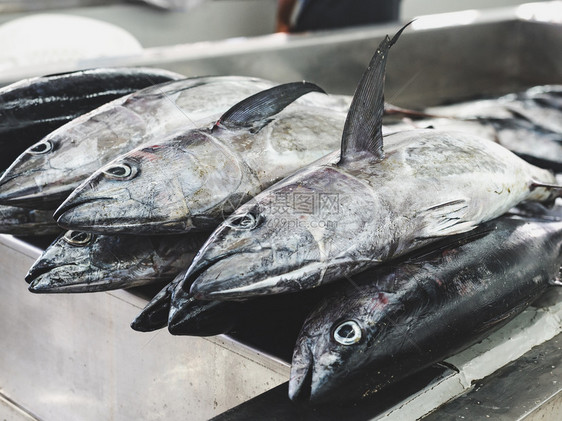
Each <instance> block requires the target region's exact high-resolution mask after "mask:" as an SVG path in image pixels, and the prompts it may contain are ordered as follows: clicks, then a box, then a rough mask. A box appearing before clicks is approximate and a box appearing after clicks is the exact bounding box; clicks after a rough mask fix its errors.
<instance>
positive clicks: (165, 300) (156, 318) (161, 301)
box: [131, 274, 181, 332]
mask: <svg viewBox="0 0 562 421" xmlns="http://www.w3.org/2000/svg"><path fill="white" fill-rule="evenodd" d="M180 275H181V274H180ZM180 275H178V276H180ZM173 283H174V281H172V282H171V283H169V284H168V285H166V286H165V287H164V288H162V290H160V292H159V293H158V294H156V295H155V296H154V297H153V298H152V300H150V302H149V303H148V304H147V305H146V306H145V308H143V309H142V311H141V312H140V313H139V315H138V316H137V317H136V318H135V320H133V321H132V322H131V328H132V329H133V330H136V331H138V332H152V331H154V330H158V329H162V328H164V327H166V325H167V324H168V314H169V313H170V309H171V300H172V290H173V287H174V285H173Z"/></svg>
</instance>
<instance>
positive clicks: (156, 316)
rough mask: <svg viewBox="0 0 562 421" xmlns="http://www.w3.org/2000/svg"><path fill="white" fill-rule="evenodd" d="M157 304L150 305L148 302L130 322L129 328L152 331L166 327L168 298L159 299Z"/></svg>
mask: <svg viewBox="0 0 562 421" xmlns="http://www.w3.org/2000/svg"><path fill="white" fill-rule="evenodd" d="M157 304H158V305H156V304H154V305H150V303H149V305H147V306H146V307H145V308H144V309H143V310H142V311H141V312H140V313H139V315H138V316H137V317H136V318H135V320H133V321H132V322H131V329H133V330H136V331H137V332H153V331H155V330H158V329H162V328H164V327H166V325H167V324H168V313H169V311H170V300H160V301H158V303H157Z"/></svg>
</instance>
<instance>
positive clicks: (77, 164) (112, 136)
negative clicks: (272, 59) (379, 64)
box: [0, 76, 273, 209]
mask: <svg viewBox="0 0 562 421" xmlns="http://www.w3.org/2000/svg"><path fill="white" fill-rule="evenodd" d="M271 86H273V83H272V82H268V81H265V80H262V79H256V78H249V77H236V76H224V77H222V76H221V77H196V78H189V79H183V80H178V81H173V82H170V83H165V84H160V85H157V86H153V87H149V88H146V89H143V90H140V91H138V92H135V93H133V94H130V95H127V96H125V97H122V98H118V99H116V100H114V101H112V102H110V103H108V104H105V105H103V106H101V107H99V108H97V109H95V110H93V111H91V112H89V113H87V114H85V115H82V116H81V117H79V118H76V119H74V120H72V121H71V122H69V123H67V124H65V125H64V126H62V127H60V128H59V129H57V130H56V131H54V132H52V133H50V134H49V135H47V136H46V137H45V138H43V139H42V140H41V141H40V142H38V143H36V144H35V145H33V146H31V147H30V148H29V149H28V150H27V151H25V152H24V153H23V154H21V155H20V156H19V157H18V158H17V160H16V161H15V162H14V163H13V164H12V165H11V166H10V168H9V169H8V170H7V171H6V172H5V173H4V175H3V176H2V178H0V203H4V204H7V205H17V206H26V207H34V208H37V207H41V208H49V209H52V208H56V207H57V206H59V205H60V204H61V203H62V201H63V200H64V199H65V198H66V197H67V196H68V195H69V194H70V193H71V192H72V190H74V188H76V187H77V186H78V185H79V184H80V183H81V182H83V181H84V180H85V179H86V178H87V177H88V176H89V175H91V174H92V173H93V172H94V171H96V170H97V169H99V168H100V167H102V166H103V165H105V164H107V163H108V162H110V161H111V160H112V159H114V158H116V157H117V156H119V155H121V154H123V153H126V152H128V151H130V150H131V149H133V148H135V147H137V146H140V145H142V144H145V143H151V142H157V141H160V140H161V139H163V138H165V137H166V136H169V135H171V134H172V133H174V132H176V131H178V130H185V131H187V130H189V129H191V128H194V127H196V126H197V125H198V124H200V123H201V120H204V122H205V123H208V122H209V121H210V120H211V119H212V118H215V119H216V118H217V117H218V115H220V113H222V112H223V111H224V110H226V109H227V108H228V107H229V106H231V105H232V104H234V103H236V102H237V101H239V100H241V99H243V98H245V97H247V96H248V95H251V94H253V93H255V92H258V91H260V90H262V89H266V88H268V87H271Z"/></svg>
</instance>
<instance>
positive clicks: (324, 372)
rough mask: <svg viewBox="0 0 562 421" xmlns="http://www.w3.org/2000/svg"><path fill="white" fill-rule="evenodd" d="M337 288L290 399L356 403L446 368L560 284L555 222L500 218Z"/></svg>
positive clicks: (311, 334) (309, 341)
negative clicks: (417, 375) (426, 371)
mask: <svg viewBox="0 0 562 421" xmlns="http://www.w3.org/2000/svg"><path fill="white" fill-rule="evenodd" d="M444 241H446V242H442V243H441V244H440V245H439V246H435V247H431V246H430V247H429V250H428V251H426V250H424V251H423V252H421V253H418V255H417V256H412V257H408V258H405V259H403V260H402V261H397V262H393V263H390V264H388V265H386V266H379V267H377V268H373V269H370V270H367V271H365V272H362V273H361V274H359V275H356V276H354V277H352V278H351V282H342V283H341V284H339V285H338V288H337V289H334V290H333V291H332V292H331V293H330V294H328V295H326V297H324V299H323V300H321V302H320V304H319V305H318V306H317V307H316V308H315V309H314V310H313V311H311V313H310V315H309V316H308V318H307V319H306V321H305V322H304V324H303V327H302V330H301V332H300V334H299V338H298V339H297V341H296V344H295V349H294V353H293V359H292V366H291V375H290V381H289V397H290V398H291V399H292V400H304V401H310V402H313V403H322V402H328V401H336V400H337V401H345V400H358V399H360V398H361V397H364V396H371V395H373V394H375V393H377V392H378V391H380V390H382V389H384V388H385V387H387V386H389V385H391V384H393V383H394V382H396V381H398V380H400V379H402V378H405V377H406V376H409V375H411V374H414V373H416V372H418V371H420V370H422V369H423V368H425V367H428V366H430V365H432V364H435V363H438V362H440V361H443V360H444V359H446V358H448V357H450V356H452V355H454V354H455V353H457V352H459V351H461V350H463V349H465V348H467V347H469V346H470V345H473V344H475V343H477V342H478V341H480V340H482V339H483V338H484V337H486V336H488V335H489V334H490V333H491V332H492V331H494V330H496V329H498V328H499V327H501V326H503V325H504V324H506V323H507V322H508V321H510V320H511V319H513V318H514V317H515V316H516V315H517V314H519V313H520V312H522V311H523V310H524V309H525V308H526V307H527V306H528V305H529V304H530V303H532V302H533V300H534V299H536V298H537V297H539V296H540V295H541V294H542V293H543V292H544V291H545V290H546V289H547V288H548V287H549V286H550V285H560V280H559V272H560V265H561V263H562V255H561V246H562V222H561V221H559V220H558V221H545V220H540V219H521V218H514V217H502V218H499V219H496V220H494V221H489V222H487V223H485V224H483V225H481V226H479V227H478V228H477V229H475V230H474V231H471V232H468V233H465V234H460V236H457V237H452V238H447V239H446V240H444Z"/></svg>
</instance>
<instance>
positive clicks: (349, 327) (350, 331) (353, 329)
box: [332, 320, 362, 345]
mask: <svg viewBox="0 0 562 421" xmlns="http://www.w3.org/2000/svg"><path fill="white" fill-rule="evenodd" d="M332 335H333V337H334V340H335V341H336V342H337V343H340V344H342V345H353V344H355V343H357V342H359V341H360V340H361V336H362V333H361V328H360V327H359V325H358V324H357V322H355V321H353V320H347V321H345V322H343V323H340V324H339V325H338V326H337V327H336V328H335V329H334V332H333V334H332Z"/></svg>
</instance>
